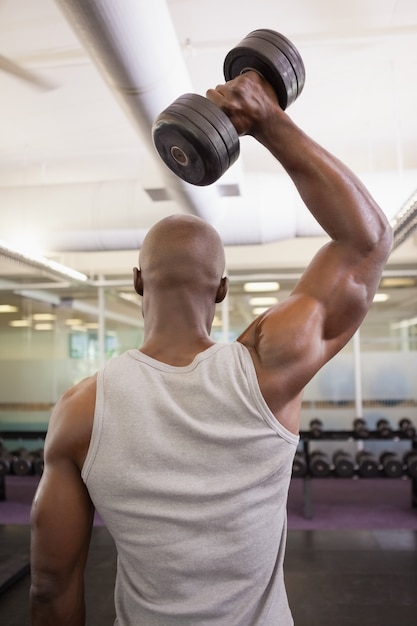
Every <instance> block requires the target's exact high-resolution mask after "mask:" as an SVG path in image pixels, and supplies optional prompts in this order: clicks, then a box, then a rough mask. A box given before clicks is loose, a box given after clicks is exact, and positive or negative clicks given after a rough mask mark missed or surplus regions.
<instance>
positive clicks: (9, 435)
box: [0, 430, 46, 502]
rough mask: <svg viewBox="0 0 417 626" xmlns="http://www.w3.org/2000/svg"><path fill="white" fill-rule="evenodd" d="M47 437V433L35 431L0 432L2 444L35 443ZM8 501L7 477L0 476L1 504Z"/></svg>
mask: <svg viewBox="0 0 417 626" xmlns="http://www.w3.org/2000/svg"><path fill="white" fill-rule="evenodd" d="M45 437H46V432H45V431H38V430H36V431H34V430H26V431H22V430H4V431H1V432H0V444H1V443H2V441H4V440H6V439H9V440H18V441H19V440H25V441H33V440H36V439H42V440H44V439H45ZM4 500H6V477H5V476H0V502H2V501H4Z"/></svg>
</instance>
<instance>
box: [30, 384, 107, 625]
mask: <svg viewBox="0 0 417 626" xmlns="http://www.w3.org/2000/svg"><path fill="white" fill-rule="evenodd" d="M94 406H95V378H90V379H86V380H85V381H82V382H81V383H80V384H79V385H76V386H75V387H73V388H72V389H70V390H69V391H68V392H66V393H65V394H64V396H63V397H62V398H61V400H60V401H59V402H58V403H57V405H56V406H55V409H54V411H53V414H52V416H51V421H50V424H49V428H48V434H47V437H46V440H45V468H44V472H43V475H42V478H41V481H40V484H39V488H38V490H37V493H36V495H35V498H34V501H33V505H32V511H31V590H30V607H31V619H32V622H31V623H32V625H33V626H56V625H57V624H59V625H60V626H84V624H85V604H84V568H85V564H86V560H87V555H88V549H89V544H90V538H91V531H92V525H93V515H94V508H93V505H92V503H91V500H90V497H89V495H88V493H87V489H86V488H85V485H84V483H83V481H82V479H81V468H82V465H83V463H84V459H85V456H86V453H87V450H88V445H89V441H90V436H91V428H92V422H93V415H94Z"/></svg>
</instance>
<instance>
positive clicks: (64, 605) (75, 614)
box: [30, 577, 85, 626]
mask: <svg viewBox="0 0 417 626" xmlns="http://www.w3.org/2000/svg"><path fill="white" fill-rule="evenodd" d="M30 615H31V624H32V626H56V625H57V624H59V626H85V602H84V593H83V590H82V589H79V590H78V591H76V592H75V593H74V592H73V591H72V589H71V585H69V586H68V588H66V589H63V590H62V591H60V590H59V589H57V588H56V586H55V585H54V583H53V582H52V581H51V582H50V584H45V583H43V584H38V583H37V582H36V580H35V581H34V580H33V577H32V585H31V589H30Z"/></svg>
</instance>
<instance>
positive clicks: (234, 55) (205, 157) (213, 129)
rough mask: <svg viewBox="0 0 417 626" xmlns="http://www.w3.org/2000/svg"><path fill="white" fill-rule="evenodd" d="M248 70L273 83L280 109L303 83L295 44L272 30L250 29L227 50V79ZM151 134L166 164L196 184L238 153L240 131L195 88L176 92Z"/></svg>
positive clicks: (217, 173)
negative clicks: (192, 91) (194, 90)
mask: <svg viewBox="0 0 417 626" xmlns="http://www.w3.org/2000/svg"><path fill="white" fill-rule="evenodd" d="M251 70H253V71H255V72H257V73H258V74H261V75H262V76H263V77H264V78H265V80H266V81H267V82H268V83H270V85H272V87H273V88H274V90H275V93H276V95H277V98H278V102H279V105H280V107H281V108H282V109H283V110H285V109H286V108H287V107H288V106H289V105H290V104H292V103H293V102H294V100H295V99H296V98H297V97H298V96H299V95H300V93H301V91H302V89H303V87H304V81H305V68H304V64H303V61H302V59H301V56H300V54H299V52H298V50H297V49H296V48H295V46H294V45H293V44H292V43H291V42H290V41H289V40H288V39H287V38H286V37H284V35H281V34H280V33H277V32H275V31H273V30H269V29H259V30H254V31H252V32H251V33H249V35H247V36H246V37H245V38H244V39H242V41H240V42H239V43H238V44H237V45H236V46H235V47H234V48H232V50H230V52H229V53H228V54H227V55H226V58H225V60H224V65H223V73H224V77H225V79H226V81H229V80H232V79H233V78H236V77H237V76H239V75H240V74H243V73H245V72H248V71H251ZM152 139H153V143H154V146H155V148H156V150H157V152H158V153H159V155H160V157H161V158H162V160H163V161H164V162H165V164H166V165H167V166H168V167H169V169H170V170H171V171H172V172H174V174H176V175H177V176H179V178H182V179H183V180H185V181H186V182H187V183H191V184H193V185H199V186H205V185H210V184H211V183H214V182H215V181H216V180H218V178H220V176H222V175H223V174H224V172H225V171H226V170H227V169H228V168H229V167H230V166H231V165H232V164H233V163H234V162H235V161H236V159H237V158H238V157H239V153H240V145H239V135H238V133H237V131H236V129H235V127H234V126H233V124H232V122H231V121H230V119H229V117H228V116H227V115H226V114H225V113H224V111H222V109H220V107H218V106H216V105H215V104H213V103H212V102H211V101H210V100H208V99H207V98H204V97H203V96H200V95H198V94H194V93H187V94H184V95H182V96H180V97H179V98H177V99H176V100H175V101H174V102H173V103H172V104H171V105H169V106H168V107H167V108H166V109H164V111H162V112H161V113H160V114H159V116H158V117H157V118H156V119H155V121H154V123H153V126H152Z"/></svg>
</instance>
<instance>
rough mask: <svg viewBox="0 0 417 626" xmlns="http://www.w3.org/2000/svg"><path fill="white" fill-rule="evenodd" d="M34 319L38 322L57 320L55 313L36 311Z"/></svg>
mask: <svg viewBox="0 0 417 626" xmlns="http://www.w3.org/2000/svg"><path fill="white" fill-rule="evenodd" d="M32 319H33V320H36V321H37V322H53V321H55V320H56V315H55V314H54V313H34V314H33V315H32Z"/></svg>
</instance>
